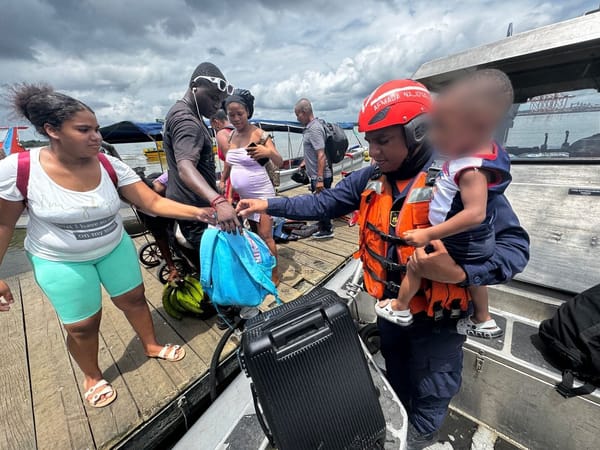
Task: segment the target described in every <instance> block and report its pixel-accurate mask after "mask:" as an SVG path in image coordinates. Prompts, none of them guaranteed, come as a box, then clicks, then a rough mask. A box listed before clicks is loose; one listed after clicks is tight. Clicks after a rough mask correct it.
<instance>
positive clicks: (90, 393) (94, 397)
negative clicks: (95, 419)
mask: <svg viewBox="0 0 600 450" xmlns="http://www.w3.org/2000/svg"><path fill="white" fill-rule="evenodd" d="M100 388H102V389H100ZM96 390H98V392H96ZM94 392H95V393H94ZM103 395H105V396H107V397H105V398H103V399H101V397H102V396H103ZM83 396H84V398H85V400H86V402H88V404H89V405H90V406H91V407H93V408H104V407H105V406H108V405H110V404H111V403H112V402H114V401H115V399H116V398H117V391H115V390H114V389H113V387H112V386H111V385H110V383H109V382H108V381H106V380H100V381H98V382H97V383H96V384H95V385H93V386H92V387H91V388H89V389H88V390H87V391H86V392H85V394H84V395H83Z"/></svg>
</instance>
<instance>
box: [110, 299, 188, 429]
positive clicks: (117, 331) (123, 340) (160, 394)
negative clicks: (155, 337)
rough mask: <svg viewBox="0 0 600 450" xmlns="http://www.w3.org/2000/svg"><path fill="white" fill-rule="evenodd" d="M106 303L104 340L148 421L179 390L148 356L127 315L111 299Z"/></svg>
mask: <svg viewBox="0 0 600 450" xmlns="http://www.w3.org/2000/svg"><path fill="white" fill-rule="evenodd" d="M103 303H104V305H103V314H102V316H103V317H102V325H101V330H102V336H103V337H104V340H105V341H106V343H107V347H108V350H109V352H110V354H111V357H112V359H113V360H114V361H115V364H116V366H117V368H118V371H119V373H120V374H121V377H122V378H123V380H124V381H125V383H126V384H127V388H128V389H129V391H130V392H131V395H132V396H133V398H134V400H135V404H136V406H137V409H138V410H139V412H140V415H141V417H142V419H147V418H148V417H150V416H151V415H152V414H153V413H154V412H155V411H156V410H157V409H158V408H160V407H161V406H163V405H164V403H165V402H166V400H167V399H168V398H169V397H171V396H173V395H175V393H176V392H177V387H176V386H175V384H174V383H173V381H172V380H171V378H170V377H169V376H168V375H167V373H166V372H165V371H164V370H163V368H162V367H161V366H160V365H159V364H158V362H157V361H156V360H154V359H150V358H148V357H147V356H146V355H145V354H144V349H143V347H142V345H141V343H140V340H139V338H138V337H137V336H136V334H135V332H134V331H133V329H132V328H131V325H130V324H129V322H128V321H127V319H126V318H125V315H124V314H123V313H122V312H121V311H120V310H118V309H117V307H116V306H114V305H113V304H112V302H111V301H110V300H109V299H105V301H104V302H103ZM171 364H173V363H171Z"/></svg>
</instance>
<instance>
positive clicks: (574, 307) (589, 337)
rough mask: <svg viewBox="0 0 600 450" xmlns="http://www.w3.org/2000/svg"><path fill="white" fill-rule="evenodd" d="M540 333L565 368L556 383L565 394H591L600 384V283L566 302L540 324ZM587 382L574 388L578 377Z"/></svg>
mask: <svg viewBox="0 0 600 450" xmlns="http://www.w3.org/2000/svg"><path fill="white" fill-rule="evenodd" d="M539 336H540V338H541V339H542V341H543V342H544V344H545V346H546V350H547V353H548V355H549V356H551V357H553V358H552V359H553V360H554V361H555V362H556V363H557V364H558V365H559V366H560V368H561V369H563V379H562V381H561V382H560V383H559V384H558V385H557V386H556V389H557V390H558V392H559V393H560V394H561V395H563V396H564V397H567V398H568V397H573V396H576V395H585V394H590V393H592V392H593V391H594V389H595V386H598V387H600V285H598V286H594V287H593V288H590V289H588V290H587V291H585V292H582V293H581V294H578V295H577V296H575V297H574V298H572V299H570V300H568V301H567V302H565V303H563V304H562V305H561V306H560V307H559V308H558V311H556V313H555V314H554V316H553V317H552V318H551V319H547V320H544V321H543V322H542V323H540V329H539ZM575 376H576V377H578V378H579V379H581V380H582V381H584V382H585V384H584V385H582V386H580V387H577V388H574V387H573V380H574V377H575Z"/></svg>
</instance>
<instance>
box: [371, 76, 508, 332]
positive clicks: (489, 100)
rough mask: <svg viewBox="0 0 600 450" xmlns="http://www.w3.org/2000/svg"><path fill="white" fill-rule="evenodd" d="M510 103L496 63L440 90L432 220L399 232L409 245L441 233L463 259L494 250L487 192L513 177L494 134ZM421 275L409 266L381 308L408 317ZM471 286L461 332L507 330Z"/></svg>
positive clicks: (402, 320)
mask: <svg viewBox="0 0 600 450" xmlns="http://www.w3.org/2000/svg"><path fill="white" fill-rule="evenodd" d="M512 103H513V89H512V85H511V82H510V80H509V78H508V77H507V76H506V74H504V73H503V72H501V71H499V70H495V69H486V70H480V71H476V72H473V73H471V74H469V75H467V76H465V77H462V78H460V79H458V80H457V81H455V82H454V83H452V84H451V85H450V86H449V87H448V88H446V89H445V90H444V91H442V92H441V94H440V96H439V97H438V99H437V101H436V105H435V109H434V112H433V116H432V124H431V130H430V135H429V136H430V139H431V141H432V143H433V145H434V147H435V148H436V149H437V151H438V152H439V156H440V157H441V158H442V159H444V160H445V162H444V164H443V167H442V170H441V171H440V173H439V175H438V176H437V178H436V181H435V186H434V188H433V197H432V199H431V203H430V206H429V222H430V224H431V227H429V228H423V229H416V230H408V231H405V232H404V233H403V235H402V237H403V238H404V239H405V240H406V242H407V244H408V245H411V246H414V247H425V246H427V245H428V244H429V243H430V242H431V241H433V240H442V242H443V243H444V245H445V247H446V249H447V250H448V253H449V254H450V256H452V258H453V259H454V260H455V261H456V262H457V263H458V264H459V265H467V264H482V263H484V262H486V261H487V260H488V259H489V258H490V257H491V255H492V254H493V252H494V248H495V236H494V228H493V222H494V218H495V210H494V209H493V208H488V204H489V199H490V198H491V197H492V196H495V195H502V194H503V192H504V190H505V189H506V187H507V186H508V184H509V183H510V181H511V176H510V159H509V157H508V154H507V153H506V152H505V151H504V150H503V149H502V148H500V147H499V146H498V145H496V144H495V142H494V140H493V135H494V132H495V131H496V129H497V127H498V126H499V124H500V123H501V122H502V120H503V119H504V117H505V115H506V113H507V111H508V110H509V108H510V107H511V105H512ZM470 281H471V282H475V283H476V281H477V280H470ZM421 282H422V280H421V276H420V274H419V273H417V272H415V271H414V270H412V269H410V266H409V269H408V270H407V273H406V276H405V277H404V278H403V280H402V283H401V286H400V289H399V293H398V298H396V299H387V300H383V301H381V302H379V303H378V304H377V306H376V312H377V315H378V316H380V317H382V318H384V319H386V320H389V321H391V322H394V323H396V324H398V325H401V326H408V325H410V324H411V323H412V322H413V316H412V314H411V311H410V301H411V299H412V298H413V297H414V296H415V295H416V294H417V292H418V290H419V289H420V288H421ZM468 289H469V292H470V295H471V298H472V300H473V305H474V314H473V315H472V316H470V317H467V318H463V319H460V320H459V321H458V323H457V331H458V333H460V334H467V335H471V336H477V337H482V338H487V339H494V338H498V337H500V336H502V334H503V330H502V329H501V328H500V327H498V325H497V324H496V321H495V320H494V319H493V318H492V317H491V316H490V312H489V308H488V292H487V287H486V286H478V285H471V286H469V287H468Z"/></svg>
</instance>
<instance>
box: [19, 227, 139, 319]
mask: <svg viewBox="0 0 600 450" xmlns="http://www.w3.org/2000/svg"><path fill="white" fill-rule="evenodd" d="M27 256H28V258H29V261H31V265H32V266H33V274H34V276H35V280H36V282H37V284H38V285H39V286H40V288H41V289H42V291H43V292H44V294H46V297H48V300H50V303H52V306H53V307H54V309H55V310H56V313H57V314H58V317H59V318H60V320H61V322H62V323H64V324H70V323H75V322H79V321H81V320H84V319H87V318H88V317H91V316H93V315H94V314H96V313H97V312H98V311H100V309H101V308H102V290H101V285H102V286H104V288H105V289H106V291H107V292H108V294H109V295H110V296H111V298H114V297H118V296H119V295H122V294H125V293H127V292H129V291H131V290H132V289H135V288H136V287H138V286H139V285H140V284H142V272H141V270H140V264H139V263H138V258H137V251H136V249H135V246H134V245H133V241H132V240H131V238H130V237H129V235H127V233H123V238H122V239H121V242H120V243H119V245H117V247H116V248H115V249H114V250H113V251H112V252H110V253H109V254H108V255H106V256H103V257H102V258H98V259H94V260H92V261H83V262H69V261H64V262H61V261H50V260H47V259H43V258H39V257H37V256H34V255H32V254H30V253H28V254H27Z"/></svg>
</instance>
